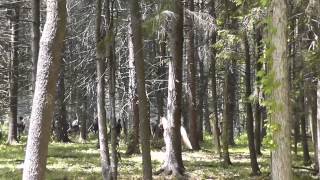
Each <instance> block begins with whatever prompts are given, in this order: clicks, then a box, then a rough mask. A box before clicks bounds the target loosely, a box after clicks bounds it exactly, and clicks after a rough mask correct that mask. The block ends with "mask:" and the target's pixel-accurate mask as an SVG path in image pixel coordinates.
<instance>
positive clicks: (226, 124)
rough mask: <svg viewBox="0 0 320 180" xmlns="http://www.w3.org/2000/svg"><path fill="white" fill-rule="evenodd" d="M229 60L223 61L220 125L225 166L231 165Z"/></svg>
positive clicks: (230, 77) (230, 76) (230, 75)
mask: <svg viewBox="0 0 320 180" xmlns="http://www.w3.org/2000/svg"><path fill="white" fill-rule="evenodd" d="M230 68H231V62H226V63H225V70H224V89H223V97H224V109H223V125H222V129H223V130H222V149H223V163H224V165H225V166H228V165H231V161H230V157H229V144H230V143H229V140H230V138H229V136H230V133H229V128H230V123H233V119H232V114H231V113H232V102H231V88H232V85H231V84H232V80H231V79H232V74H231V72H230V71H231V70H230Z"/></svg>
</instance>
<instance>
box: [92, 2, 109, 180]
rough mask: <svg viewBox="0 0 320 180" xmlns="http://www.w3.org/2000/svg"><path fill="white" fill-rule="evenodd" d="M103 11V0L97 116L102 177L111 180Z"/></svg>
mask: <svg viewBox="0 0 320 180" xmlns="http://www.w3.org/2000/svg"><path fill="white" fill-rule="evenodd" d="M101 11H102V0H97V4H96V12H97V14H96V32H95V38H96V43H97V44H96V48H97V49H96V61H97V81H98V85H97V116H98V127H99V147H100V158H101V168H102V176H103V179H104V180H107V179H110V178H111V175H110V157H109V148H108V138H107V126H106V121H107V120H106V109H105V105H106V104H105V80H104V76H105V74H104V72H105V70H106V66H105V59H106V52H105V51H106V49H101V50H100V48H99V46H100V45H101V44H103V43H104V42H103V40H104V37H103V35H102V34H101V32H100V31H102V29H103V27H102V22H101Z"/></svg>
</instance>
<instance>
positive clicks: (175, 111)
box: [162, 0, 184, 177]
mask: <svg viewBox="0 0 320 180" xmlns="http://www.w3.org/2000/svg"><path fill="white" fill-rule="evenodd" d="M172 11H173V12H174V13H175V18H172V19H171V20H172V21H171V29H170V30H169V32H168V34H169V40H170V41H169V42H170V49H171V53H172V59H170V60H169V64H168V65H169V72H168V73H169V77H168V102H167V117H168V118H167V121H166V120H163V122H162V123H163V128H164V133H163V134H164V135H163V136H164V141H165V144H166V152H165V160H164V164H163V166H162V171H164V172H165V173H166V174H173V175H174V176H178V177H179V176H181V175H182V174H183V173H184V166H183V162H182V154H181V134H180V126H181V105H182V56H183V5H182V1H181V0H175V1H174V2H173V6H172ZM163 119H165V118H163Z"/></svg>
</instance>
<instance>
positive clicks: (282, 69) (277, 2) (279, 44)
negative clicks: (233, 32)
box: [270, 0, 293, 180]
mask: <svg viewBox="0 0 320 180" xmlns="http://www.w3.org/2000/svg"><path fill="white" fill-rule="evenodd" d="M271 7H272V27H273V28H275V29H277V31H275V32H272V34H271V36H272V38H271V41H272V45H273V46H274V50H273V52H272V58H273V63H272V67H271V73H274V77H275V79H274V80H275V83H278V84H279V86H277V87H276V88H275V89H274V90H273V92H272V99H273V100H274V101H275V102H276V106H277V107H276V111H275V112H274V113H272V115H271V117H270V119H271V123H272V124H274V125H276V126H279V127H280V128H279V129H278V130H277V131H276V132H274V133H273V140H274V142H275V144H276V148H275V149H273V150H272V158H271V162H272V163H271V178H272V179H274V180H278V179H279V180H286V179H288V180H290V179H293V175H292V170H291V151H290V129H291V126H290V115H289V112H290V110H289V107H290V104H289V86H288V59H287V37H288V34H287V27H288V26H287V25H288V19H287V2H286V0H273V1H272V4H271Z"/></svg>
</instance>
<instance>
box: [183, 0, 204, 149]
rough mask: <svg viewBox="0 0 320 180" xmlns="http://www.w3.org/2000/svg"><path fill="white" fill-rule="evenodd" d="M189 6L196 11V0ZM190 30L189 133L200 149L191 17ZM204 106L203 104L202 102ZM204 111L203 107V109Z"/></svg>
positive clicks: (188, 57) (195, 145)
mask: <svg viewBox="0 0 320 180" xmlns="http://www.w3.org/2000/svg"><path fill="white" fill-rule="evenodd" d="M188 7H189V10H190V11H194V1H193V0H188ZM187 22H189V23H188V31H187V39H186V41H187V42H186V46H187V47H186V48H187V50H186V51H187V61H188V71H187V79H188V86H187V95H188V113H189V134H190V141H191V144H192V147H193V149H195V150H199V149H200V144H199V134H198V128H197V125H198V123H197V121H198V116H197V94H196V92H197V88H196V87H197V86H196V85H197V84H196V61H195V47H194V32H193V26H192V19H191V18H190V17H189V18H188V19H187ZM201 106H202V104H201ZM201 111H202V109H201Z"/></svg>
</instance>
